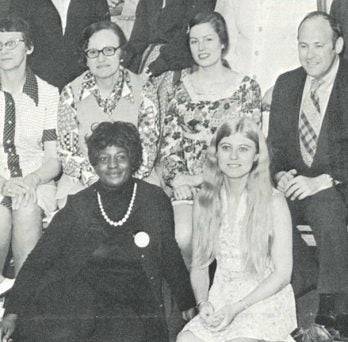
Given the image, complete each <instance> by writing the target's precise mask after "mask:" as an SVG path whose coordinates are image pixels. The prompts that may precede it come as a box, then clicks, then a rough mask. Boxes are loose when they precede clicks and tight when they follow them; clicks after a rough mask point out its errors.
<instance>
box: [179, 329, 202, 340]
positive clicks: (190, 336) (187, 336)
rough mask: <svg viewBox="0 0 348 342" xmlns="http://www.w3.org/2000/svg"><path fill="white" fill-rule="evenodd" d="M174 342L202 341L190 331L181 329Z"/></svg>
mask: <svg viewBox="0 0 348 342" xmlns="http://www.w3.org/2000/svg"><path fill="white" fill-rule="evenodd" d="M176 342H204V341H203V340H201V339H200V338H198V337H196V336H195V335H194V334H192V332H191V331H183V332H182V333H180V334H179V335H178V337H177V339H176Z"/></svg>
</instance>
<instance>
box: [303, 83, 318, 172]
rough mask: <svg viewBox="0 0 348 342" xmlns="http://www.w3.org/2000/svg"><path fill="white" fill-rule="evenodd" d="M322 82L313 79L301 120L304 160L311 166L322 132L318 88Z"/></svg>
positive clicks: (304, 103)
mask: <svg viewBox="0 0 348 342" xmlns="http://www.w3.org/2000/svg"><path fill="white" fill-rule="evenodd" d="M319 86H320V83H319V82H318V81H317V80H316V79H313V80H312V83H311V88H310V91H309V93H308V94H307V96H306V98H305V99H304V102H303V105H302V110H301V113H300V120H299V138H300V148H301V154H302V157H303V161H304V162H305V163H306V165H307V166H309V167H310V166H311V165H312V163H313V158H314V155H315V152H316V150H317V143H318V137H319V133H320V126H321V117H320V104H319V97H318V94H317V90H318V88H319Z"/></svg>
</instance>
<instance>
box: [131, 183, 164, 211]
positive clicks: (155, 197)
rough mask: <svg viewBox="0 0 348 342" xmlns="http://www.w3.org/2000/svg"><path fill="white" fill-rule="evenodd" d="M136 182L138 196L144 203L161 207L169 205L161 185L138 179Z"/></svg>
mask: <svg viewBox="0 0 348 342" xmlns="http://www.w3.org/2000/svg"><path fill="white" fill-rule="evenodd" d="M136 182H137V184H138V189H139V191H138V193H139V196H140V197H141V198H142V199H143V200H144V203H148V204H149V207H153V206H154V204H156V206H158V205H160V206H161V207H163V206H167V205H171V202H170V199H169V197H168V196H167V195H166V193H165V192H164V190H163V189H162V188H161V187H159V186H157V185H154V184H150V183H147V182H145V181H143V180H140V179H137V180H136Z"/></svg>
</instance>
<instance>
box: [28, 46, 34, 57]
mask: <svg viewBox="0 0 348 342" xmlns="http://www.w3.org/2000/svg"><path fill="white" fill-rule="evenodd" d="M33 51H34V46H31V47H27V55H31V54H32V53H33Z"/></svg>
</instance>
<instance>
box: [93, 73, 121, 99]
mask: <svg viewBox="0 0 348 342" xmlns="http://www.w3.org/2000/svg"><path fill="white" fill-rule="evenodd" d="M119 74H120V71H119V70H117V72H116V73H115V74H113V75H112V76H110V77H108V78H96V83H97V85H98V88H99V90H100V94H101V96H102V97H104V98H106V97H108V96H109V95H110V94H111V92H112V90H113V89H114V86H115V84H116V82H117V80H118V76H119Z"/></svg>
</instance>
